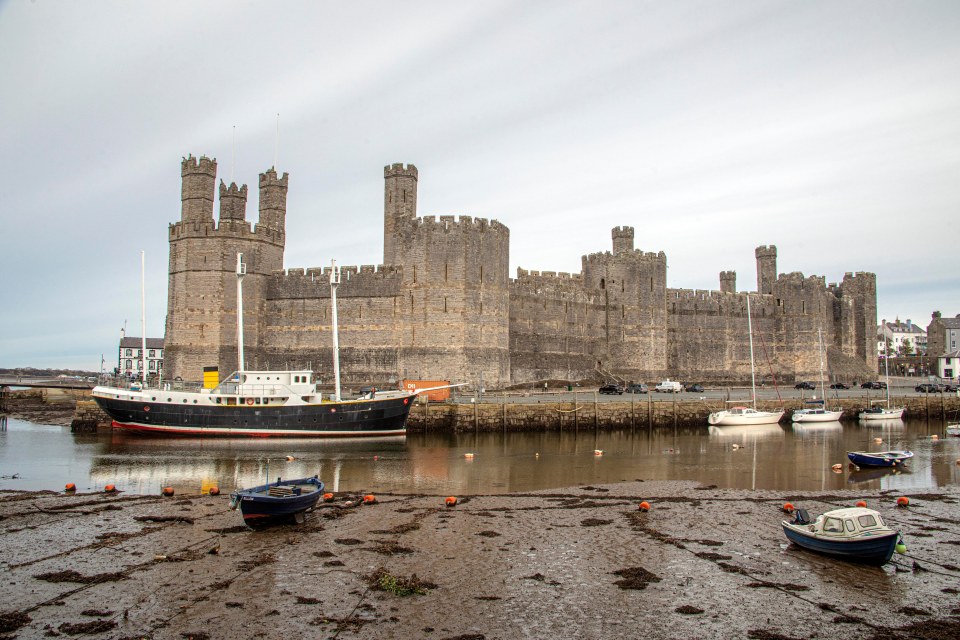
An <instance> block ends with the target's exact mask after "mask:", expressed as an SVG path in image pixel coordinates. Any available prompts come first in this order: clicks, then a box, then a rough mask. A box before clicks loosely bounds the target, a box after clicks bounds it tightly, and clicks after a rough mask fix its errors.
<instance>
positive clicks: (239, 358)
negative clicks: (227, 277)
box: [237, 253, 247, 371]
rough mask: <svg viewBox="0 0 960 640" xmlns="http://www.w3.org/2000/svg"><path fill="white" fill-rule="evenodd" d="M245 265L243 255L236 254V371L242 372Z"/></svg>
mask: <svg viewBox="0 0 960 640" xmlns="http://www.w3.org/2000/svg"><path fill="white" fill-rule="evenodd" d="M246 273H247V265H245V264H244V263H243V254H242V253H238V254H237V371H243V370H244V367H243V276H245V275H246Z"/></svg>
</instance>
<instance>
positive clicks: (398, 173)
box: [383, 162, 417, 264]
mask: <svg viewBox="0 0 960 640" xmlns="http://www.w3.org/2000/svg"><path fill="white" fill-rule="evenodd" d="M383 180H384V185H383V263H384V264H397V259H398V255H397V242H398V240H397V236H398V233H399V231H400V228H401V227H402V226H403V224H404V221H409V220H413V219H414V218H416V217H417V168H416V167H415V166H413V165H412V164H408V165H406V166H404V165H403V163H400V162H397V163H394V164H391V165H387V166H386V167H384V168H383Z"/></svg>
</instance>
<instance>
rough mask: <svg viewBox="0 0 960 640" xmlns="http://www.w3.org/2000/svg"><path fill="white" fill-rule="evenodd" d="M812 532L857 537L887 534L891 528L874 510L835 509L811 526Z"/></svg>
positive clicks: (859, 508) (860, 508)
mask: <svg viewBox="0 0 960 640" xmlns="http://www.w3.org/2000/svg"><path fill="white" fill-rule="evenodd" d="M810 528H811V530H812V531H816V532H817V533H820V534H823V535H833V536H843V537H855V536H870V535H876V534H886V533H889V532H890V528H889V527H887V525H886V524H885V523H884V522H883V518H881V517H880V514H879V513H877V512H876V511H874V510H873V509H865V508H863V507H850V508H847V509H835V510H834V511H828V512H827V513H824V514H823V515H821V516H819V517H818V518H817V519H816V521H815V522H814V523H813V524H812V525H810Z"/></svg>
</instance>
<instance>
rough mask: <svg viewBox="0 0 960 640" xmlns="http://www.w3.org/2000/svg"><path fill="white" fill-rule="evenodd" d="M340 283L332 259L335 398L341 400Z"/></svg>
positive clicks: (338, 268) (331, 318) (331, 287)
mask: <svg viewBox="0 0 960 640" xmlns="http://www.w3.org/2000/svg"><path fill="white" fill-rule="evenodd" d="M338 284H340V267H338V266H337V261H336V260H331V261H330V307H331V312H330V320H331V323H332V325H333V326H332V329H333V331H331V333H333V393H334V396H333V399H334V400H336V401H337V402H340V336H339V327H338V326H337V285H338Z"/></svg>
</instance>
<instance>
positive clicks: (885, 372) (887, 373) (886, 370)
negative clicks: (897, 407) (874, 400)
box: [883, 335, 890, 409]
mask: <svg viewBox="0 0 960 640" xmlns="http://www.w3.org/2000/svg"><path fill="white" fill-rule="evenodd" d="M889 357H890V354H888V353H887V336H886V335H884V336H883V378H884V380H885V381H886V383H887V409H889V408H890V368H889V366H888V365H887V360H888V359H889Z"/></svg>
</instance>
